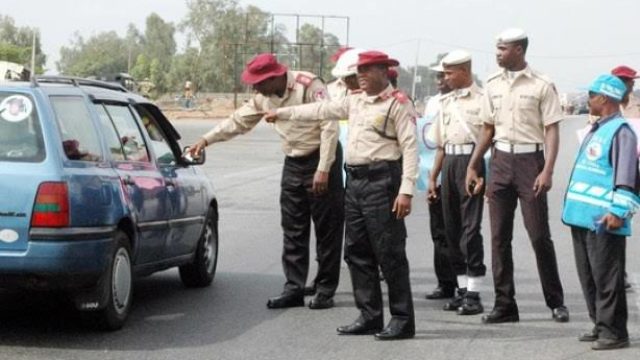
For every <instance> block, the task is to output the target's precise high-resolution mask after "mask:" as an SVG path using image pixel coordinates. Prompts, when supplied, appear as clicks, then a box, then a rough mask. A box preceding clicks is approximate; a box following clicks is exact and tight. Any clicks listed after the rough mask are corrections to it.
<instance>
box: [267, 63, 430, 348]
mask: <svg viewBox="0 0 640 360" xmlns="http://www.w3.org/2000/svg"><path fill="white" fill-rule="evenodd" d="M398 64H399V63H398V61H397V60H394V59H391V58H389V56H388V55H387V54H384V53H382V52H379V51H366V52H363V53H361V54H360V55H359V58H358V64H357V65H358V82H359V83H360V89H361V90H362V91H361V92H358V93H354V94H352V95H351V96H347V97H346V98H344V99H343V100H342V101H331V102H323V103H315V104H308V105H302V106H297V107H291V108H280V109H277V110H276V112H270V113H269V114H267V115H266V116H265V119H266V120H267V121H275V120H277V119H282V120H286V119H289V120H294V121H293V122H299V121H301V120H317V119H334V120H337V119H344V118H348V119H349V133H348V140H347V155H346V159H347V161H346V169H347V190H346V194H345V221H346V240H345V261H346V262H347V264H348V265H349V271H350V273H351V282H352V284H353V294H354V298H355V302H356V306H357V307H358V309H359V310H360V316H359V317H358V319H357V320H356V321H355V322H353V323H352V324H350V325H346V326H340V327H339V328H338V333H339V334H342V335H360V334H373V333H375V337H376V338H377V339H379V340H392V339H403V338H411V337H413V336H414V335H415V319H414V310H413V300H412V298H411V285H410V282H409V263H408V261H407V256H406V252H405V245H406V237H407V231H406V228H405V224H404V218H405V217H406V216H407V215H409V213H410V212H411V198H412V196H413V188H414V186H415V182H416V174H417V156H418V154H417V144H416V135H415V123H414V121H415V115H416V114H415V110H414V108H413V104H412V103H411V101H410V100H409V98H408V97H407V96H406V95H405V94H404V93H402V92H400V91H398V90H394V89H393V87H392V86H391V85H390V84H389V80H388V78H387V74H388V68H389V67H390V66H397V65H398ZM278 122H282V121H278ZM285 122H286V121H285ZM378 267H380V268H381V269H382V272H383V274H384V277H385V280H386V282H387V285H388V289H389V307H390V310H391V321H390V322H389V324H388V325H387V326H386V327H385V328H384V329H382V326H383V303H382V291H381V288H380V281H379V275H378Z"/></svg>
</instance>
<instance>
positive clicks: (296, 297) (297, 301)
mask: <svg viewBox="0 0 640 360" xmlns="http://www.w3.org/2000/svg"><path fill="white" fill-rule="evenodd" d="M296 306H304V296H303V295H302V294H282V295H280V296H276V297H272V298H270V299H269V301H267V307H268V308H269V309H282V308H290V307H296Z"/></svg>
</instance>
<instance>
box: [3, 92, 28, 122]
mask: <svg viewBox="0 0 640 360" xmlns="http://www.w3.org/2000/svg"><path fill="white" fill-rule="evenodd" d="M32 111H33V102H31V99H29V98H28V97H26V96H24V95H12V96H9V97H7V98H6V99H4V100H2V102H1V103H0V118H2V119H4V120H6V121H10V122H20V121H24V120H25V119H26V118H28V117H29V115H31V112H32Z"/></svg>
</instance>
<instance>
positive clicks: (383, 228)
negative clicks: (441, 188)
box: [344, 161, 415, 326]
mask: <svg viewBox="0 0 640 360" xmlns="http://www.w3.org/2000/svg"><path fill="white" fill-rule="evenodd" d="M401 167H402V166H401V164H400V162H399V161H389V162H387V161H381V162H375V163H373V164H370V165H364V166H358V167H350V166H348V165H347V167H346V168H347V190H346V195H345V221H346V239H345V250H344V253H345V261H346V262H347V264H348V265H349V271H350V273H351V282H352V284H353V296H354V298H355V302H356V306H357V307H358V309H359V310H360V312H361V316H362V318H364V320H366V321H371V322H374V323H378V324H382V323H383V311H382V310H383V309H382V306H383V304H382V291H381V288H380V279H379V273H378V267H379V268H380V269H381V270H382V274H383V275H384V278H385V280H386V282H387V286H388V289H389V308H390V311H391V316H392V320H393V321H395V322H400V323H405V324H406V325H407V326H415V322H414V312H413V300H412V298H411V285H410V283H409V262H408V261H407V255H406V253H405V245H406V237H407V230H406V228H405V224H404V220H397V219H396V217H395V214H393V213H392V212H391V209H392V207H393V203H394V201H395V199H396V197H397V196H398V191H399V189H400V181H401V173H402V169H401Z"/></svg>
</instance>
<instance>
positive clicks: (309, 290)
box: [304, 285, 316, 296]
mask: <svg viewBox="0 0 640 360" xmlns="http://www.w3.org/2000/svg"><path fill="white" fill-rule="evenodd" d="M315 294H316V286H315V285H311V286H305V287H304V296H313V295H315Z"/></svg>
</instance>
